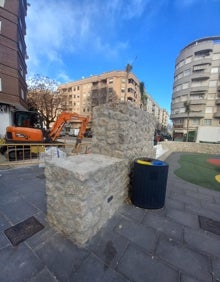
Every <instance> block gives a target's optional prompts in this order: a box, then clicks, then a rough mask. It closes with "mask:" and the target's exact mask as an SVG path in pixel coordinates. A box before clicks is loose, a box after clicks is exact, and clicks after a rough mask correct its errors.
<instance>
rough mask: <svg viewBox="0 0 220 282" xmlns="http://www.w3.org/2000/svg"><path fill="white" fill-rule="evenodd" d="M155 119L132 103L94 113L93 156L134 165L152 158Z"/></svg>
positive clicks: (97, 109) (101, 108) (95, 110)
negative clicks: (141, 160) (125, 160)
mask: <svg viewBox="0 0 220 282" xmlns="http://www.w3.org/2000/svg"><path fill="white" fill-rule="evenodd" d="M155 124H156V121H155V117H154V116H153V115H152V114H150V113H147V112H145V111H142V110H140V109H139V108H138V107H137V106H135V105H134V104H132V103H122V102H121V103H109V104H104V105H101V106H98V107H95V108H94V110H93V132H94V137H93V142H92V152H93V153H98V154H103V155H108V156H112V157H116V158H125V159H128V160H130V161H133V160H134V159H135V158H138V157H150V158H155V155H156V151H155V150H154V147H153V139H154V131H155Z"/></svg>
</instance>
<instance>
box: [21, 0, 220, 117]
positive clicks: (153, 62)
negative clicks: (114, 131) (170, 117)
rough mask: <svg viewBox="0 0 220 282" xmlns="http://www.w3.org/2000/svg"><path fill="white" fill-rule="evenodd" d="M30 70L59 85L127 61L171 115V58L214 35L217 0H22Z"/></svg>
mask: <svg viewBox="0 0 220 282" xmlns="http://www.w3.org/2000/svg"><path fill="white" fill-rule="evenodd" d="M28 3H30V6H29V7H28V12H27V18H26V24H27V35H26V44H27V53H28V56H29V59H28V60H27V66H28V75H29V76H32V75H34V74H40V75H42V76H47V77H49V78H51V79H55V80H56V81H58V82H59V83H65V82H70V81H75V80H79V79H81V78H82V77H89V76H90V75H99V74H101V73H103V72H108V71H112V70H124V69H125V67H126V65H127V64H128V63H130V64H132V65H133V70H132V71H133V73H134V74H135V75H136V76H137V78H138V79H139V81H142V82H144V84H145V87H146V90H147V92H148V93H149V94H150V95H151V97H152V98H153V99H154V101H155V102H157V103H158V105H159V106H160V107H162V108H165V109H166V110H167V111H168V112H170V104H171V96H172V86H173V75H174V68H175V60H176V58H177V56H178V54H179V52H180V50H181V49H182V48H184V47H185V46H186V45H188V44H189V43H190V42H192V41H194V40H196V39H199V38H202V37H209V36H214V35H220V0H157V1H155V0H92V1H91V0H65V1H63V0H47V1H45V0H37V1H36V0H28Z"/></svg>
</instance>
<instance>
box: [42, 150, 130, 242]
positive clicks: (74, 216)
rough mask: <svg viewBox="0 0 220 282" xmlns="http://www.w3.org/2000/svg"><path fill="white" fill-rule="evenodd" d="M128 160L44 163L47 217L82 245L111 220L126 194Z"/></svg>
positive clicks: (106, 158) (94, 158)
mask: <svg viewBox="0 0 220 282" xmlns="http://www.w3.org/2000/svg"><path fill="white" fill-rule="evenodd" d="M128 174H129V171H128V161H127V160H123V159H117V158H113V157H109V156H104V155H98V154H88V155H77V156H72V157H68V158H66V159H59V158H54V159H52V160H50V161H47V162H46V167H45V176H46V193H47V216H48V220H49V222H50V223H51V224H52V225H54V226H55V228H56V229H58V230H59V231H61V232H62V233H64V234H65V235H67V236H68V237H69V238H70V239H71V240H73V241H74V242H75V243H77V244H79V245H82V244H84V243H85V242H86V241H88V240H89V239H90V238H91V237H92V236H94V235H95V234H96V233H97V231H98V230H99V229H100V228H101V227H102V226H103V225H104V224H105V223H106V221H107V220H108V219H109V218H110V217H112V215H113V214H114V213H115V212H116V211H117V209H118V208H119V207H120V206H121V205H122V203H123V202H124V201H125V199H126V198H127V195H128V182H129V176H128Z"/></svg>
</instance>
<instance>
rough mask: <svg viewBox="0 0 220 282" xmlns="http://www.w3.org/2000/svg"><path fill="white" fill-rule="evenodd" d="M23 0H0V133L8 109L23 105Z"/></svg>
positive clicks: (8, 111) (25, 68)
mask: <svg viewBox="0 0 220 282" xmlns="http://www.w3.org/2000/svg"><path fill="white" fill-rule="evenodd" d="M26 13H27V2H26V0H0V119H1V124H0V135H3V134H4V132H5V127H6V126H7V125H9V124H10V123H11V121H10V118H11V114H10V113H11V111H12V110H14V109H21V110H24V109H26V93H27V85H26V82H25V78H26V73H27V67H26V63H25V59H26V56H27V55H26V45H25V39H24V38H25V34H26V24H25V17H26Z"/></svg>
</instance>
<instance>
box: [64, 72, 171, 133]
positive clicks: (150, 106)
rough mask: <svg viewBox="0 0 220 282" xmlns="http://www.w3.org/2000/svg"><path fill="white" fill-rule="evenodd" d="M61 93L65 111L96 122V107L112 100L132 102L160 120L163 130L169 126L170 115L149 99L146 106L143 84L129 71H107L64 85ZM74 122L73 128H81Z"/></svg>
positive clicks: (149, 97)
mask: <svg viewBox="0 0 220 282" xmlns="http://www.w3.org/2000/svg"><path fill="white" fill-rule="evenodd" d="M58 91H59V92H60V93H61V94H62V96H63V108H64V109H66V110H68V111H71V112H76V113H78V114H80V115H89V116H90V120H92V108H93V107H94V106H97V105H100V104H103V103H107V102H112V101H130V102H131V103H135V104H136V105H137V106H138V107H140V108H142V109H143V110H146V111H148V112H149V113H152V114H153V115H154V116H155V117H156V119H157V120H158V124H159V129H162V128H166V127H167V125H168V120H169V114H168V112H167V111H166V110H165V109H161V108H160V107H159V105H158V104H157V103H155V102H154V100H153V99H152V98H151V96H150V95H149V94H145V95H146V96H147V98H146V101H145V105H143V102H142V100H141V93H140V82H139V80H138V79H137V77H136V76H135V75H134V74H133V73H131V72H127V71H112V72H105V73H103V74H101V75H94V76H91V77H89V78H82V79H81V80H78V81H74V82H69V83H65V84H62V85H60V86H59V87H58ZM78 126H79V124H78V123H77V122H73V124H72V127H78Z"/></svg>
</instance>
